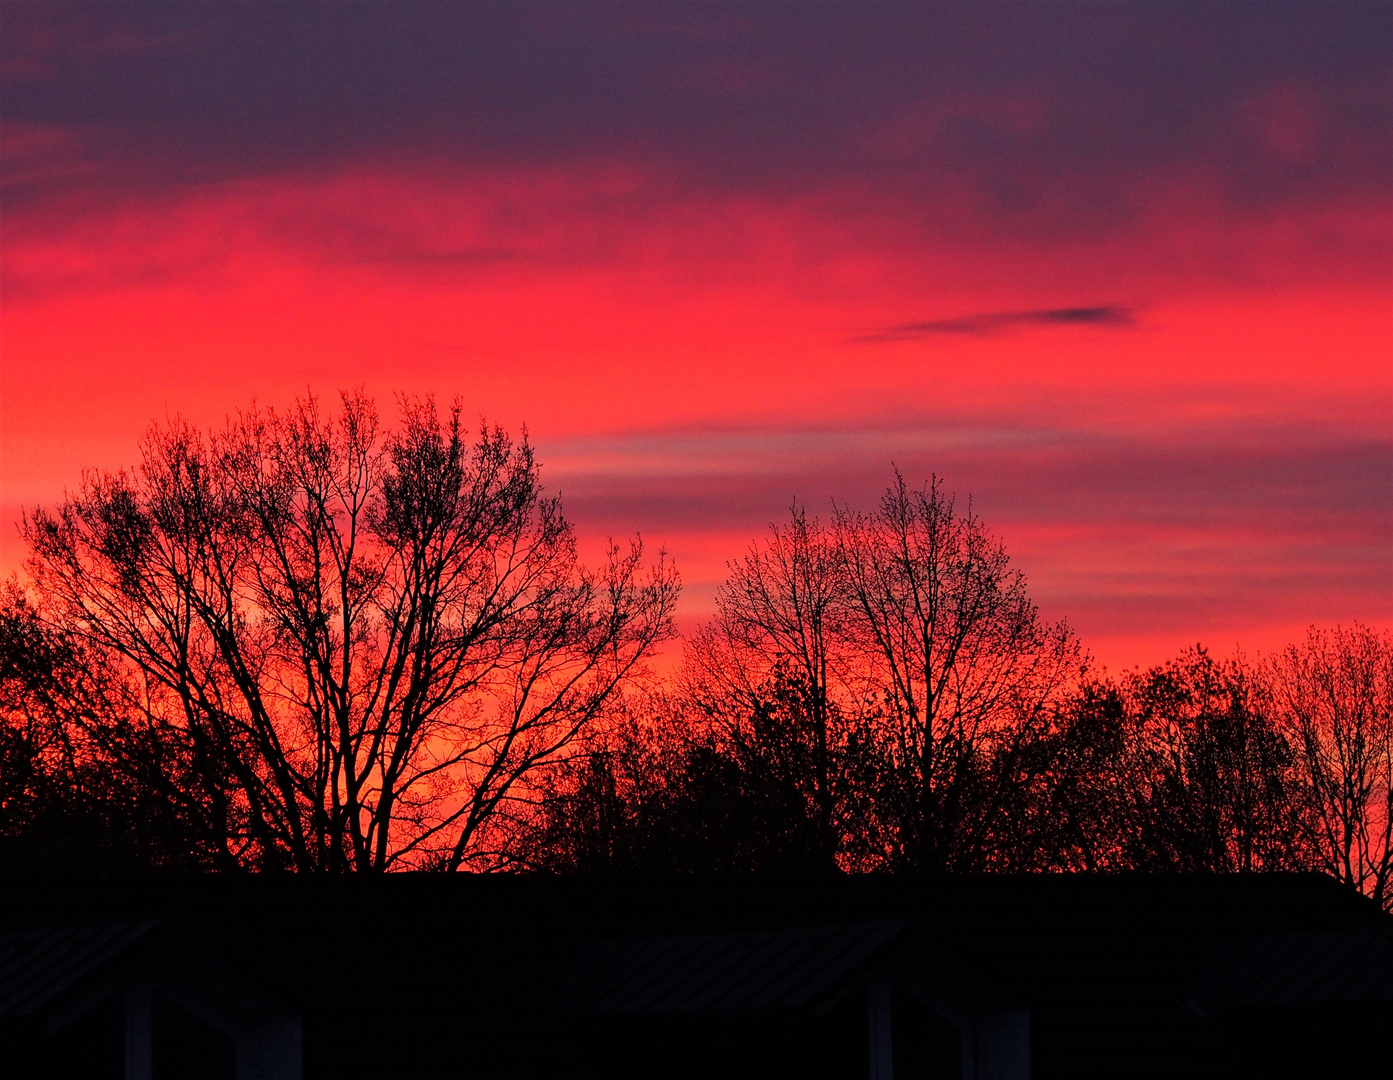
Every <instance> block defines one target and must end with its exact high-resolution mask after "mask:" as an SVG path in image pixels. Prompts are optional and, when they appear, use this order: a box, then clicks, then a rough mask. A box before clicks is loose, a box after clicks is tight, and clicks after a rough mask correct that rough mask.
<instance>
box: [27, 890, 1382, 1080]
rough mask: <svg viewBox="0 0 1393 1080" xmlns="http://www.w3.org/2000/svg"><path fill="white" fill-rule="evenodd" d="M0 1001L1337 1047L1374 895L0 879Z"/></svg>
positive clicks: (97, 1010)
mask: <svg viewBox="0 0 1393 1080" xmlns="http://www.w3.org/2000/svg"><path fill="white" fill-rule="evenodd" d="M0 1025H2V1026H0V1038H2V1039H3V1047H2V1048H0V1049H3V1052H4V1061H5V1068H4V1069H3V1070H0V1071H3V1073H4V1075H5V1076H34V1077H70V1076H81V1077H92V1078H99V1077H111V1078H113V1080H119V1078H122V1077H126V1078H140V1080H145V1078H149V1080H175V1078H179V1077H199V1078H217V1077H226V1078H229V1080H231V1078H236V1080H248V1078H253V1077H254V1078H258V1080H288V1078H299V1077H304V1078H312V1080H318V1078H336V1080H337V1078H345V1080H348V1078H355V1077H365V1078H366V1077H373V1078H378V1077H398V1076H400V1077H407V1076H410V1077H426V1076H429V1077H456V1076H457V1077H568V1076H575V1077H659V1076H671V1077H713V1076H729V1077H778V1076H788V1077H828V1078H831V1077H844V1078H856V1080H865V1078H868V1077H869V1078H870V1080H889V1078H891V1077H894V1078H896V1080H929V1078H933V1080H939V1078H947V1077H952V1078H955V1080H956V1078H968V1077H971V1078H974V1080H1024V1078H1026V1077H1033V1078H1036V1080H1047V1078H1052V1077H1090V1076H1096V1077H1122V1076H1126V1077H1203V1076H1216V1077H1217V1076H1225V1077H1229V1076H1272V1075H1303V1076H1327V1075H1341V1074H1350V1073H1354V1072H1356V1071H1357V1070H1359V1069H1360V1068H1361V1066H1362V1064H1363V1062H1364V1061H1365V1059H1366V1057H1372V1056H1373V1055H1382V1054H1384V1053H1385V1052H1386V1045H1387V1033H1388V1032H1389V1031H1390V1030H1393V920H1390V918H1389V917H1388V916H1387V915H1386V914H1384V913H1382V912H1380V911H1379V910H1378V909H1377V907H1375V906H1374V905H1373V904H1371V903H1370V902H1368V901H1367V900H1365V899H1364V898H1362V897H1360V896H1358V895H1356V894H1354V893H1352V892H1350V891H1348V890H1346V889H1343V888H1341V887H1340V886H1338V885H1336V884H1335V883H1334V882H1333V881H1331V880H1329V879H1326V878H1323V877H1320V876H1316V875H1260V876H1240V875H1235V876H1223V877H1219V876H1214V877H1145V876H1114V877H1095V876H1084V875H1039V876H1031V877H1007V876H996V877H973V878H969V877H958V878H937V879H913V878H903V877H901V878H889V877H884V878H868V877H861V878H857V877H826V878H813V879H776V878H726V879H701V878H669V879H662V880H657V879H628V880H626V879H618V878H607V879H601V878H593V879H587V878H560V877H525V876H515V877H503V876H468V875H405V874H403V875H388V876H386V877H306V876H301V877H294V876H270V875H264V876H205V877H197V878H161V877H125V878H122V877H10V878H4V879H0ZM1385 1064H1386V1062H1385Z"/></svg>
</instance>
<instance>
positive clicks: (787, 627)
mask: <svg viewBox="0 0 1393 1080" xmlns="http://www.w3.org/2000/svg"><path fill="white" fill-rule="evenodd" d="M728 569H729V576H728V577H727V579H726V581H725V582H724V583H723V584H722V585H721V586H720V588H718V589H717V591H716V614H715V617H714V618H713V619H712V620H711V621H710V622H709V623H708V624H707V625H706V626H704V627H702V628H701V629H700V630H698V631H697V633H696V634H694V635H693V637H692V638H691V639H690V640H689V641H688V643H687V648H686V652H685V657H684V659H685V663H684V667H683V689H684V692H685V694H686V697H687V700H688V701H689V702H690V703H692V704H693V705H694V706H695V708H696V709H697V710H698V711H699V712H700V713H701V714H703V715H704V716H705V717H706V718H707V719H709V720H711V721H712V722H714V723H715V724H716V725H717V727H718V728H719V729H720V730H721V733H722V735H723V737H724V739H725V742H726V743H727V746H728V749H730V750H731V751H732V752H734V753H735V756H736V757H742V758H748V759H749V762H748V763H749V764H750V765H751V766H752V767H754V766H758V765H759V763H760V762H761V761H765V760H767V762H768V764H770V765H771V766H772V765H773V764H774V762H775V760H776V759H780V758H781V757H787V756H788V755H789V754H793V755H794V756H795V757H796V758H797V759H798V760H797V766H796V768H797V770H799V771H800V773H801V775H800V776H799V777H798V780H797V783H798V786H799V787H800V789H801V790H804V791H805V792H806V794H807V798H808V810H809V813H810V814H811V820H812V821H813V823H814V827H815V829H816V832H817V835H818V837H819V840H818V845H817V846H818V848H819V850H820V851H821V852H822V857H823V860H824V861H825V863H826V864H827V865H828V866H831V865H832V864H833V863H834V862H835V861H836V860H837V859H838V856H839V854H842V853H843V849H844V847H845V846H846V845H845V840H846V839H847V834H846V828H845V825H846V821H845V819H846V818H847V817H848V815H852V814H854V812H855V811H854V809H853V808H851V807H849V806H848V805H846V802H845V800H846V798H847V797H848V796H849V795H850V794H852V792H851V791H850V789H849V785H847V784H846V783H845V782H844V780H843V777H842V775H841V773H842V768H841V766H840V765H839V763H838V759H840V758H841V757H843V756H844V755H845V753H846V751H847V746H848V741H849V740H852V739H854V737H855V736H854V733H853V730H852V727H853V725H855V722H856V720H857V718H858V716H859V714H860V713H861V712H862V711H863V710H862V705H861V702H862V700H864V698H865V696H866V695H867V694H868V693H869V690H870V685H869V683H868V682H867V681H866V677H867V675H868V672H867V670H866V666H865V664H864V663H863V661H862V659H861V658H860V657H859V656H858V655H856V653H855V651H854V650H853V649H851V648H850V634H849V627H848V624H847V621H848V618H849V616H850V614H851V611H850V607H849V605H848V599H849V596H848V592H847V588H846V574H845V565H844V562H843V560H842V554H841V552H840V550H839V549H838V547H837V543H836V538H835V536H834V535H832V534H831V533H830V532H829V531H828V530H827V529H825V528H824V527H823V526H822V524H821V523H820V522H819V521H818V520H817V519H816V518H812V519H809V518H808V516H807V512H806V510H805V509H804V508H802V507H800V506H798V505H797V504H795V505H794V506H793V508H792V509H791V511H790V514H789V520H788V521H787V522H786V523H785V524H783V525H778V524H774V525H771V526H770V534H769V536H768V537H767V538H766V539H765V541H764V542H763V543H757V544H754V545H752V546H751V548H750V550H749V552H748V553H747V554H746V555H745V557H744V558H743V559H741V560H740V561H738V562H733V563H730V564H728ZM775 717H777V718H780V719H781V720H782V721H785V722H787V724H788V725H790V727H789V729H788V731H787V732H786V733H781V732H780V731H779V730H778V722H779V721H778V720H776V719H774V718H775ZM771 725H772V726H771ZM780 743H781V744H782V750H781V751H777V752H776V751H775V745H776V744H780ZM769 753H773V754H774V757H773V758H767V754H769ZM751 755H753V756H751ZM792 764H793V763H792V761H791V760H790V761H788V762H784V763H782V764H781V766H780V767H781V768H782V769H783V771H784V772H787V769H788V767H790V766H792Z"/></svg>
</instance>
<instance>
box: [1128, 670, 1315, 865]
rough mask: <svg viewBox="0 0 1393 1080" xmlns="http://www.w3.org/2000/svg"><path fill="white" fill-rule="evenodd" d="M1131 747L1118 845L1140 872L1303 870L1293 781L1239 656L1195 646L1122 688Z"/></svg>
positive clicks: (1280, 741)
mask: <svg viewBox="0 0 1393 1080" xmlns="http://www.w3.org/2000/svg"><path fill="white" fill-rule="evenodd" d="M1124 701H1125V702H1126V705H1127V709H1128V712H1129V713H1130V724H1129V727H1130V731H1129V733H1128V737H1129V741H1130V743H1131V745H1130V747H1129V752H1128V755H1127V758H1128V760H1127V761H1126V763H1125V765H1124V769H1125V772H1124V775H1125V776H1126V779H1127V784H1128V792H1127V794H1128V805H1127V808H1126V820H1124V821H1123V822H1122V823H1121V829H1120V836H1119V844H1120V847H1121V849H1122V851H1123V852H1124V854H1125V855H1126V861H1127V862H1128V863H1130V864H1131V865H1133V866H1137V867H1140V868H1146V869H1162V868H1164V869H1180V870H1188V871H1208V872H1230V871H1251V870H1276V869H1294V868H1297V867H1300V866H1301V865H1303V854H1302V850H1301V845H1302V838H1301V823H1300V797H1299V790H1298V789H1299V785H1300V777H1299V776H1298V775H1297V773H1296V770H1295V768H1294V764H1295V762H1294V757H1293V754H1292V751H1291V747H1290V745H1289V744H1288V743H1287V741H1286V739H1285V738H1284V737H1283V735H1282V733H1281V731H1280V730H1279V729H1278V727H1277V725H1276V724H1275V723H1274V721H1273V719H1272V717H1271V716H1270V714H1269V711H1268V710H1267V709H1266V707H1265V701H1264V697H1263V694H1262V686H1261V681H1260V680H1255V679H1254V677H1253V672H1252V670H1251V669H1250V668H1249V666H1248V665H1247V664H1246V663H1245V662H1244V661H1243V660H1242V658H1241V657H1236V658H1234V659H1233V660H1230V661H1228V662H1226V663H1222V664H1221V663H1218V662H1216V661H1214V660H1213V658H1211V657H1210V656H1209V654H1208V653H1207V652H1205V651H1204V650H1203V649H1202V648H1195V649H1191V650H1188V651H1187V652H1185V653H1184V654H1182V655H1181V656H1180V657H1179V658H1178V659H1176V660H1174V661H1172V662H1170V663H1169V664H1166V665H1163V666H1161V667H1157V668H1153V669H1151V670H1149V671H1146V672H1140V673H1137V674H1135V675H1133V676H1132V677H1131V678H1130V679H1128V680H1127V681H1126V683H1125V686H1124Z"/></svg>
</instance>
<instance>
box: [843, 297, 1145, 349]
mask: <svg viewBox="0 0 1393 1080" xmlns="http://www.w3.org/2000/svg"><path fill="white" fill-rule="evenodd" d="M1136 322H1137V320H1136V317H1135V315H1134V312H1133V309H1132V308H1129V307H1117V306H1112V305H1101V306H1096V307H1066V308H1042V309H1040V310H1037V311H989V312H985V313H983V314H980V315H960V316H958V317H956V318H952V319H928V320H925V321H923V322H910V323H896V324H893V325H891V326H881V327H877V328H875V329H873V330H868V331H866V332H865V333H863V334H858V335H856V336H855V337H854V338H853V339H852V340H853V341H860V342H868V343H875V342H886V341H913V340H915V339H917V338H922V337H928V336H930V335H933V334H958V335H967V336H973V337H985V336H986V335H988V334H1000V333H1005V332H1007V331H1010V330H1025V329H1029V328H1030V327H1034V326H1107V327H1126V326H1135V325H1136Z"/></svg>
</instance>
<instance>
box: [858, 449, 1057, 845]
mask: <svg viewBox="0 0 1393 1080" xmlns="http://www.w3.org/2000/svg"><path fill="white" fill-rule="evenodd" d="M836 533H837V544H838V550H839V551H840V553H841V556H842V564H843V566H844V568H845V571H844V572H845V580H846V590H847V596H848V603H849V606H850V609H851V616H852V617H851V619H850V620H849V626H850V631H851V633H852V634H853V635H854V641H855V645H856V648H857V652H858V656H859V657H860V658H861V660H862V662H863V663H864V664H865V665H866V667H867V670H868V672H869V673H870V677H871V679H872V681H873V683H874V685H875V686H876V687H877V689H878V691H879V693H880V695H881V698H882V700H883V702H884V714H885V734H884V739H885V755H886V758H887V761H888V762H889V763H890V766H891V767H890V768H888V769H887V770H886V773H885V779H884V782H883V784H882V787H881V789H880V790H879V791H878V792H877V793H876V794H877V798H878V799H879V800H880V801H881V803H882V813H881V819H882V820H883V821H884V822H885V823H886V825H887V829H886V835H887V839H888V841H889V844H890V848H889V851H888V852H887V856H888V858H889V861H890V863H891V864H892V865H895V866H904V867H919V868H924V869H934V870H976V869H983V868H985V867H986V866H987V865H988V863H989V862H990V860H991V854H990V852H991V848H992V843H991V835H992V832H993V830H995V829H997V828H999V826H1000V818H1001V815H1002V814H1003V813H1004V811H1005V809H1006V806H1007V803H1008V796H1009V794H1010V787H1011V785H1012V783H1013V781H1014V778H1015V773H1016V769H1017V766H1018V764H1019V760H1020V755H1021V753H1022V750H1023V748H1024V747H1025V745H1026V744H1027V743H1028V742H1030V741H1031V740H1032V739H1033V738H1035V737H1037V736H1038V735H1039V734H1040V733H1041V731H1042V729H1043V727H1044V725H1046V724H1047V723H1048V722H1049V719H1050V717H1051V716H1052V714H1053V712H1054V709H1055V706H1056V704H1057V703H1058V702H1059V701H1060V700H1062V699H1063V697H1064V696H1065V695H1066V694H1067V693H1068V692H1069V691H1070V690H1071V688H1072V686H1073V684H1074V683H1075V681H1076V680H1077V677H1078V675H1079V674H1080V672H1081V670H1082V662H1083V656H1082V650H1081V648H1080V646H1079V643H1078V640H1077V638H1076V637H1075V636H1074V634H1073V632H1072V631H1071V630H1070V629H1069V628H1068V626H1067V625H1065V624H1064V623H1062V622H1061V623H1057V624H1053V625H1051V624H1047V623H1045V622H1044V621H1043V620H1042V619H1041V618H1040V615H1039V612H1038V610H1037V609H1036V607H1035V605H1034V604H1033V603H1032V602H1031V601H1030V599H1029V596H1028V595H1027V593H1026V587H1025V578H1024V576H1023V575H1022V574H1021V572H1020V571H1019V570H1016V569H1014V568H1013V567H1012V566H1011V564H1010V559H1009V557H1008V556H1007V554H1006V551H1005V548H1004V547H1003V546H1002V545H1001V543H1000V542H999V541H998V540H996V539H995V538H994V537H993V536H992V535H991V533H990V532H989V531H988V530H987V528H986V526H985V525H984V524H983V522H982V521H981V519H980V518H979V517H977V515H975V514H974V513H972V511H971V509H969V510H968V511H967V512H966V513H965V514H964V513H959V512H958V510H957V508H956V505H955V503H954V500H953V498H952V497H951V496H949V495H947V494H945V493H944V491H943V490H942V487H941V485H940V484H939V483H938V481H937V480H933V481H931V482H930V483H928V484H926V485H925V486H924V487H923V488H920V489H911V488H909V487H908V486H907V485H906V484H905V482H904V478H903V477H902V476H901V475H900V474H899V473H898V472H896V474H895V480H894V483H893V484H892V485H891V487H890V488H889V489H888V490H887V491H886V492H885V495H884V496H883V497H882V499H881V502H880V506H879V507H878V508H877V510H876V511H875V512H874V513H872V514H869V515H867V514H861V513H855V512H852V511H850V510H846V509H843V510H841V511H839V512H838V515H837V521H836Z"/></svg>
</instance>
